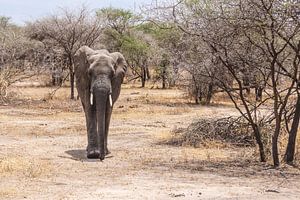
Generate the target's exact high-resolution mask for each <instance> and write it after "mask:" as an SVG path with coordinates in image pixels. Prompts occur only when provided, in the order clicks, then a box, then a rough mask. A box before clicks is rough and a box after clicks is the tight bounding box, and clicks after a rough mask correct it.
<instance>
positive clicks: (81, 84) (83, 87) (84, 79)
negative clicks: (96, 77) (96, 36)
mask: <svg viewBox="0 0 300 200" xmlns="http://www.w3.org/2000/svg"><path fill="white" fill-rule="evenodd" d="M93 54H95V52H94V50H93V49H91V48H89V47H88V46H82V47H81V48H80V49H78V50H77V52H76V53H75V56H74V71H75V77H76V87H77V91H78V95H79V97H80V99H81V100H82V101H83V102H84V99H86V98H87V97H88V95H89V81H88V80H89V79H88V68H89V62H88V57H89V56H91V55H93ZM86 93H88V94H86Z"/></svg>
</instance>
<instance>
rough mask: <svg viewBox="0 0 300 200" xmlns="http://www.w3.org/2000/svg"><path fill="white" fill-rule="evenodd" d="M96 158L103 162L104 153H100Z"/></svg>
mask: <svg viewBox="0 0 300 200" xmlns="http://www.w3.org/2000/svg"><path fill="white" fill-rule="evenodd" d="M98 158H99V159H100V160H101V161H102V160H104V158H105V154H104V153H100V154H99V157H98Z"/></svg>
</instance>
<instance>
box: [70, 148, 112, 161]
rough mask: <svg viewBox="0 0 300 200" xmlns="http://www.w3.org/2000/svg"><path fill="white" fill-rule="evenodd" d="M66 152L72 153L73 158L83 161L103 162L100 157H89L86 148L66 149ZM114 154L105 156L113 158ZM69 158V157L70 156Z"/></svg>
mask: <svg viewBox="0 0 300 200" xmlns="http://www.w3.org/2000/svg"><path fill="white" fill-rule="evenodd" d="M65 153H66V154H68V155H70V156H71V158H70V159H72V160H76V161H81V162H101V161H100V159H88V158H87V157H86V150H85V149H73V150H68V151H65ZM112 157H113V156H111V155H108V156H106V157H105V158H106V159H107V158H112ZM68 158H69V157H68Z"/></svg>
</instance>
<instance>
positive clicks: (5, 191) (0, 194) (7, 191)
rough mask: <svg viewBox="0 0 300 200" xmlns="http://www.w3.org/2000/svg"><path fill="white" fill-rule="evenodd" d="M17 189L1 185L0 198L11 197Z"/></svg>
mask: <svg viewBox="0 0 300 200" xmlns="http://www.w3.org/2000/svg"><path fill="white" fill-rule="evenodd" d="M17 193H18V192H17V190H16V189H15V188H12V187H3V188H0V198H5V199H12V198H13V197H15V196H16V194H17Z"/></svg>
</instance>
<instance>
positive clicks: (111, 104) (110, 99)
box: [109, 94, 113, 107]
mask: <svg viewBox="0 0 300 200" xmlns="http://www.w3.org/2000/svg"><path fill="white" fill-rule="evenodd" d="M109 104H110V107H112V106H113V102H112V98H111V94H109Z"/></svg>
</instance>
